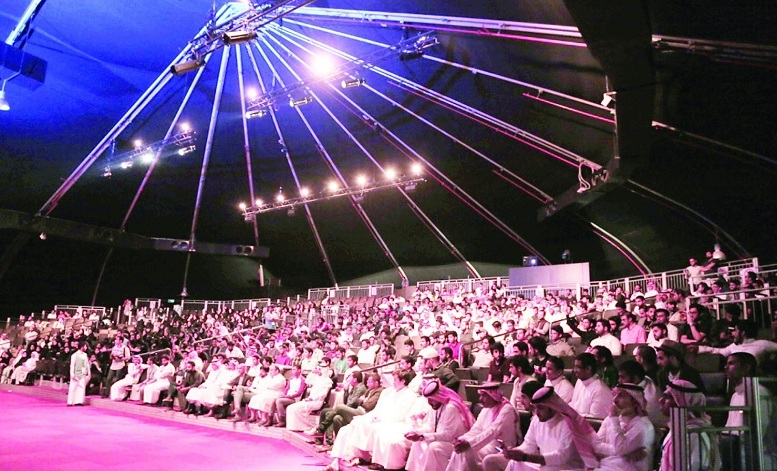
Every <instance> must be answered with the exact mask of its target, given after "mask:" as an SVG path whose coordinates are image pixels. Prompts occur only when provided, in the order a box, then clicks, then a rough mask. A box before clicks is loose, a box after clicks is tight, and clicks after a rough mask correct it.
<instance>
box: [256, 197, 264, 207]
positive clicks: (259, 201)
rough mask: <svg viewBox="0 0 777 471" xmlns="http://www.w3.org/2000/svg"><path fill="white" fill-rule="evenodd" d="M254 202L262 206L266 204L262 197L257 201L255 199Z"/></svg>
mask: <svg viewBox="0 0 777 471" xmlns="http://www.w3.org/2000/svg"><path fill="white" fill-rule="evenodd" d="M254 203H256V205H257V206H261V205H263V204H264V201H262V200H261V199H258V200H256V201H254Z"/></svg>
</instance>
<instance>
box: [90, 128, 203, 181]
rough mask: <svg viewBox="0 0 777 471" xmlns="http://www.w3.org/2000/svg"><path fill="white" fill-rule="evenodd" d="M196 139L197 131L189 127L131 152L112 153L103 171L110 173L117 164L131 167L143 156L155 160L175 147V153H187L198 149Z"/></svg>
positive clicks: (122, 166)
mask: <svg viewBox="0 0 777 471" xmlns="http://www.w3.org/2000/svg"><path fill="white" fill-rule="evenodd" d="M194 141H195V132H194V131H192V130H190V129H187V130H184V131H181V132H179V133H177V134H174V135H172V136H168V137H166V138H164V139H162V140H160V141H156V142H152V143H151V144H147V145H140V146H137V147H136V148H135V149H133V150H131V151H129V152H124V153H122V154H118V155H110V156H108V158H107V160H106V162H105V167H104V169H103V172H104V173H106V172H107V173H110V170H111V169H114V168H116V167H117V166H118V167H121V168H128V167H131V166H132V165H133V164H134V163H135V161H136V160H137V159H138V158H142V156H150V158H151V159H152V161H154V160H156V159H157V158H158V157H159V156H160V155H162V154H163V153H164V152H165V151H167V150H170V149H173V148H174V149H175V152H174V153H177V154H178V155H186V154H188V153H190V152H193V151H194V150H195V149H196V147H195V145H194Z"/></svg>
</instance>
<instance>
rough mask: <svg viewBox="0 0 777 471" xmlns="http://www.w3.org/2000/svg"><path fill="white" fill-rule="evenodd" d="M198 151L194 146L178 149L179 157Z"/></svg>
mask: <svg viewBox="0 0 777 471" xmlns="http://www.w3.org/2000/svg"><path fill="white" fill-rule="evenodd" d="M196 149H197V146H195V145H194V144H192V145H190V146H186V147H181V148H180V149H178V155H186V154H190V153H192V152H194V151H195V150H196Z"/></svg>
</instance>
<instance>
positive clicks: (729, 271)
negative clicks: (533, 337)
mask: <svg viewBox="0 0 777 471" xmlns="http://www.w3.org/2000/svg"><path fill="white" fill-rule="evenodd" d="M763 268H766V267H763ZM747 271H755V272H757V273H760V270H759V266H758V258H751V259H745V260H732V261H730V262H724V263H723V264H721V265H720V266H719V267H718V269H717V272H716V273H712V274H708V275H704V276H703V279H705V280H715V279H717V278H718V276H723V277H724V278H729V277H731V276H737V277H741V276H743V274H744V273H745V272H747ZM509 281H510V280H509V277H490V278H461V279H452V280H451V279H448V280H434V281H419V282H418V283H417V284H416V288H417V289H432V290H435V289H436V290H439V291H453V290H458V291H462V290H463V291H474V290H475V289H477V288H481V289H488V288H489V287H490V286H491V285H492V284H494V283H496V284H497V285H502V284H503V283H505V282H507V283H509ZM651 282H652V283H654V284H655V286H656V290H659V291H661V290H667V289H687V288H688V278H687V276H686V274H685V269H678V270H670V271H666V272H661V273H651V274H648V275H643V276H637V277H625V278H615V279H612V280H602V281H591V282H589V283H559V284H551V285H525V286H510V287H509V288H508V289H507V292H508V293H509V294H510V295H515V296H517V295H520V296H523V297H525V298H533V297H535V296H545V294H546V293H547V292H548V291H565V290H571V291H572V292H573V293H574V295H575V298H576V299H580V296H581V295H582V291H583V290H584V289H587V290H589V293H590V294H591V295H594V292H595V291H596V290H598V289H599V288H605V289H607V290H608V291H609V290H614V289H615V288H617V287H621V288H623V290H624V291H626V292H629V293H631V292H633V291H634V287H635V286H637V285H639V286H640V287H641V288H642V290H643V292H646V291H647V285H648V283H651Z"/></svg>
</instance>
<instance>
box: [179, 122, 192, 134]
mask: <svg viewBox="0 0 777 471" xmlns="http://www.w3.org/2000/svg"><path fill="white" fill-rule="evenodd" d="M180 126H181V131H183V132H189V131H191V130H192V127H191V125H190V124H189V123H181V124H180Z"/></svg>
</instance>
